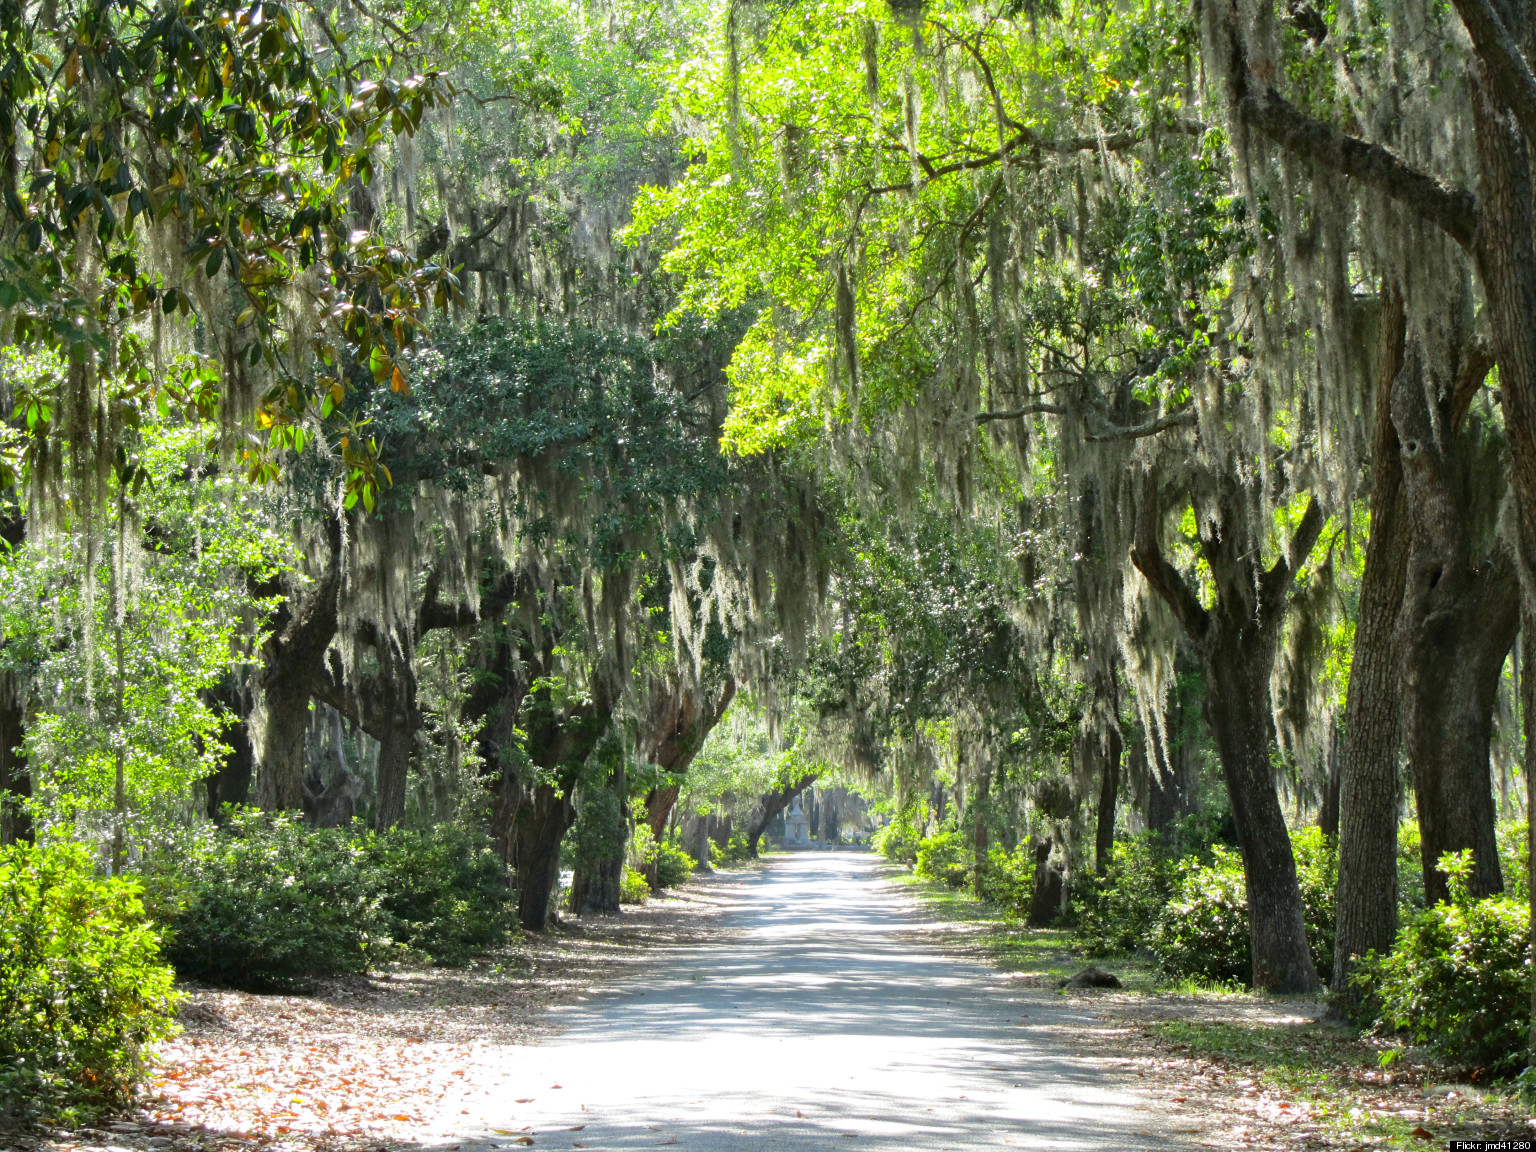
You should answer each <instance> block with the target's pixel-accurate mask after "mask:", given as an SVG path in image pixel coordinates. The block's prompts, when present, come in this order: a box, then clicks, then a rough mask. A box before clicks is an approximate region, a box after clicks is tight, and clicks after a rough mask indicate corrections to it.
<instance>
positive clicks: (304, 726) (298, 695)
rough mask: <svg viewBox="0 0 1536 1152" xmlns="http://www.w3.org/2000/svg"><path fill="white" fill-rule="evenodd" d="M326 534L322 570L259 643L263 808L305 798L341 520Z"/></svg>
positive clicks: (333, 614)
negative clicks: (314, 695) (314, 689)
mask: <svg viewBox="0 0 1536 1152" xmlns="http://www.w3.org/2000/svg"><path fill="white" fill-rule="evenodd" d="M327 534H328V536H329V538H330V558H329V561H328V563H327V564H326V569H325V571H324V572H323V573H322V574H321V576H320V579H318V580H317V581H315V583H314V584H313V585H311V586H310V587H309V588H308V589H307V590H306V591H305V592H304V593H303V594H302V595H301V596H300V598H299V603H298V605H297V606H296V607H295V608H293V609H292V611H291V612H290V613H288V614H287V617H286V619H279V621H278V622H277V627H276V628H275V629H274V631H273V633H272V636H271V637H270V638H269V639H268V640H267V642H266V644H265V645H263V646H262V657H263V659H262V669H261V704H260V707H259V709H258V710H257V717H258V718H259V722H258V732H257V733H256V735H258V736H259V740H258V744H259V751H260V764H259V765H258V772H257V777H256V803H257V804H258V805H259V806H260V807H261V808H262V809H263V810H265V811H267V812H276V811H282V810H284V809H295V808H301V807H302V806H303V803H304V745H305V740H306V738H307V736H308V734H309V701H310V693H311V685H312V683H313V681H314V679H315V677H316V676H317V675H318V674H319V673H320V670H321V668H322V666H323V662H324V660H325V652H326V649H327V648H329V647H330V644H331V640H332V639H333V638H334V637H335V635H336V627H337V593H338V590H339V588H340V586H341V526H340V525H339V524H338V523H336V522H335V521H332V522H331V523H330V524H329V525H328V526H327Z"/></svg>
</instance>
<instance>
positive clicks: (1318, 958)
mask: <svg viewBox="0 0 1536 1152" xmlns="http://www.w3.org/2000/svg"><path fill="white" fill-rule="evenodd" d="M1291 851H1292V852H1293V853H1294V854H1295V856H1296V881H1297V883H1298V884H1299V885H1300V886H1301V911H1302V916H1303V917H1304V918H1305V920H1306V923H1307V943H1308V944H1309V945H1310V946H1311V948H1312V964H1313V967H1315V968H1316V969H1317V978H1318V979H1319V980H1321V981H1322V982H1323V983H1324V984H1327V983H1328V981H1329V980H1331V979H1332V978H1333V936H1334V915H1335V909H1336V906H1335V903H1334V894H1335V892H1336V890H1337V889H1338V886H1339V846H1338V842H1337V841H1335V840H1332V839H1330V838H1329V837H1327V836H1324V835H1323V830H1322V829H1321V828H1318V827H1316V826H1315V825H1314V826H1312V827H1308V828H1302V829H1300V830H1299V831H1296V832H1292V833H1291Z"/></svg>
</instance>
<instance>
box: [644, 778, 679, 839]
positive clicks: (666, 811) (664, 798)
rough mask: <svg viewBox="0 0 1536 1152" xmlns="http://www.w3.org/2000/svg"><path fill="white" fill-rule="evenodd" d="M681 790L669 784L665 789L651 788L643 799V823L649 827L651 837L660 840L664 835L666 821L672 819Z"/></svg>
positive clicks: (677, 786)
mask: <svg viewBox="0 0 1536 1152" xmlns="http://www.w3.org/2000/svg"><path fill="white" fill-rule="evenodd" d="M681 792H682V788H681V787H680V786H679V785H676V784H669V785H668V786H667V787H665V788H653V789H651V791H650V792H649V793H648V794H647V795H646V798H645V822H646V823H647V824H649V825H650V826H651V835H652V836H654V837H655V838H656V839H657V840H660V839H661V838H662V837H663V836H665V835H666V831H667V821H668V820H670V819H672V809H673V808H674V807H675V806H676V805H677V798H678V796H679V795H680V794H681Z"/></svg>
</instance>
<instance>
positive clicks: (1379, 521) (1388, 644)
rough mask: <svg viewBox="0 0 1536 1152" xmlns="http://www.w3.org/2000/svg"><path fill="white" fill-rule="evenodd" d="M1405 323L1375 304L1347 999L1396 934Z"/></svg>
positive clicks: (1349, 751)
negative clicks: (1399, 391)
mask: <svg viewBox="0 0 1536 1152" xmlns="http://www.w3.org/2000/svg"><path fill="white" fill-rule="evenodd" d="M1406 325H1407V315H1406V312H1405V309H1404V307H1403V297H1402V294H1401V293H1400V292H1397V291H1396V290H1395V289H1391V288H1389V289H1388V290H1387V292H1386V293H1385V294H1384V296H1383V300H1382V312H1381V327H1380V330H1379V333H1378V351H1377V360H1376V380H1375V397H1376V419H1375V432H1374V435H1373V437H1372V444H1371V534H1370V538H1369V539H1368V540H1367V541H1366V545H1365V569H1364V571H1363V572H1362V573H1361V576H1360V614H1359V618H1358V620H1357V622H1356V624H1355V647H1354V651H1353V653H1352V654H1351V656H1350V666H1349V696H1348V699H1346V700H1345V702H1344V734H1343V745H1342V747H1341V749H1340V763H1339V792H1338V817H1337V819H1338V834H1339V886H1338V889H1337V894H1336V914H1337V928H1336V936H1335V943H1334V960H1333V991H1334V992H1335V993H1336V994H1337V995H1339V996H1342V997H1344V998H1346V999H1349V1000H1353V999H1354V998H1356V997H1357V995H1358V990H1357V989H1356V988H1355V987H1354V986H1353V985H1352V984H1350V982H1349V977H1350V973H1351V972H1352V971H1353V969H1354V965H1355V960H1356V958H1357V957H1360V956H1364V955H1365V954H1366V953H1368V952H1371V951H1376V952H1380V953H1383V954H1385V953H1386V952H1387V951H1388V950H1389V949H1390V948H1391V946H1392V941H1393V939H1394V938H1396V936H1397V815H1398V810H1399V808H1400V806H1401V798H1400V794H1401V787H1400V785H1399V781H1398V749H1399V747H1400V745H1401V736H1400V721H1401V711H1400V708H1399V696H1398V691H1399V685H1398V665H1397V659H1396V656H1395V654H1394V652H1393V633H1394V630H1395V628H1396V626H1397V616H1398V612H1399V611H1400V609H1401V607H1402V602H1403V579H1404V575H1405V573H1406V572H1407V568H1408V521H1407V510H1406V509H1405V508H1404V506H1403V468H1402V461H1401V459H1400V458H1399V447H1398V442H1397V427H1396V425H1394V424H1393V422H1392V385H1393V382H1394V381H1395V380H1396V379H1397V376H1398V373H1399V372H1401V371H1402V367H1403V349H1404V341H1405V339H1406Z"/></svg>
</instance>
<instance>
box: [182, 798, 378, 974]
mask: <svg viewBox="0 0 1536 1152" xmlns="http://www.w3.org/2000/svg"><path fill="white" fill-rule="evenodd" d="M373 871H374V870H373V869H372V868H370V867H368V865H367V862H366V858H365V853H364V848H363V846H362V845H361V844H360V843H359V842H357V841H356V840H354V839H352V838H351V837H349V836H348V834H347V833H346V832H344V831H342V830H341V829H336V828H320V829H311V828H306V827H304V825H303V824H301V823H300V822H298V821H297V820H296V819H294V818H293V817H291V816H288V815H272V816H269V815H264V814H262V813H259V812H252V811H243V812H235V813H233V814H232V816H231V819H230V822H229V824H228V827H227V829H226V830H213V829H204V830H201V831H199V832H198V833H197V834H196V836H195V837H194V838H193V840H192V841H191V843H190V844H189V845H186V846H183V847H182V850H181V851H179V852H177V853H176V854H175V856H174V858H168V859H166V860H164V861H163V863H162V864H161V866H160V869H159V875H158V877H157V880H158V883H157V887H158V889H159V891H160V894H161V902H162V903H163V904H164V905H165V908H164V911H163V912H162V913H161V914H160V917H161V918H162V919H163V922H164V923H165V925H166V928H167V936H166V942H165V955H166V958H167V959H168V960H170V961H171V963H172V964H174V965H175V966H176V970H177V971H178V972H180V973H181V974H182V975H183V976H187V977H190V978H192V979H195V980H202V981H204V982H206V983H209V984H222V985H226V986H228V987H232V988H250V989H274V988H290V987H294V986H295V985H299V984H302V983H303V982H304V981H305V980H307V979H308V978H310V977H314V976H331V975H340V974H344V973H351V972H363V971H365V970H366V969H367V966H368V961H369V959H370V958H371V957H372V956H374V955H375V954H376V953H377V952H378V951H379V950H380V947H381V946H382V945H383V944H384V943H385V942H386V941H387V939H388V918H387V917H386V916H385V914H384V913H383V911H382V910H381V908H380V906H379V905H380V888H381V884H380V882H379V878H378V877H377V876H375V875H373V874H372V873H373Z"/></svg>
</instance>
